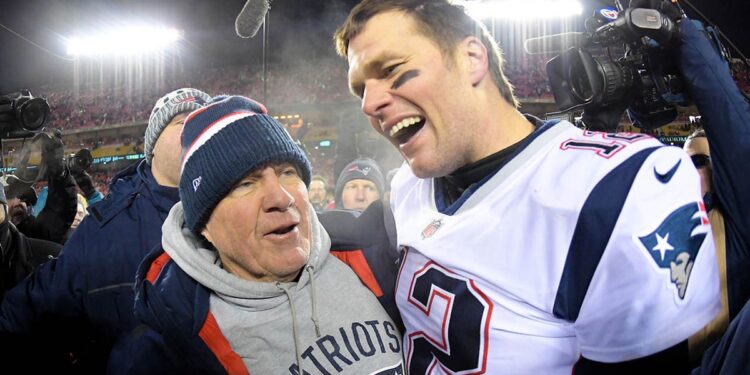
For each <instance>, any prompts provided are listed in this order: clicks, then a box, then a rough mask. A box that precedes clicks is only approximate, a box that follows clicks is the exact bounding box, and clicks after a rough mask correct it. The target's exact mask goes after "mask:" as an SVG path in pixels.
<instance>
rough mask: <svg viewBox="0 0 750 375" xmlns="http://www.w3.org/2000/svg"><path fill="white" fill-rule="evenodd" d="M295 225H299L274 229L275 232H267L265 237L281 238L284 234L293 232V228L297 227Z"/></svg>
mask: <svg viewBox="0 0 750 375" xmlns="http://www.w3.org/2000/svg"><path fill="white" fill-rule="evenodd" d="M297 225H299V224H297V223H295V224H292V225H288V226H287V225H285V226H282V227H279V228H276V229H275V230H273V231H271V232H268V233H267V234H266V235H276V236H283V235H285V234H287V233H289V232H291V231H293V230H294V228H296V227H297Z"/></svg>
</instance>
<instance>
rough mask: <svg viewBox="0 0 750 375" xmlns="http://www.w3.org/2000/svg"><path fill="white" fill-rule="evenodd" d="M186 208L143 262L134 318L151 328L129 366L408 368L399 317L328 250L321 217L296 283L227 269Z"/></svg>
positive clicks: (289, 370) (157, 369) (173, 216)
mask: <svg viewBox="0 0 750 375" xmlns="http://www.w3.org/2000/svg"><path fill="white" fill-rule="evenodd" d="M182 210H183V208H182V205H181V203H178V204H177V205H175V206H174V208H173V209H172V211H171V212H170V215H169V218H168V219H167V221H166V222H165V223H164V227H163V233H164V236H163V239H162V248H159V249H156V250H155V251H154V252H153V253H152V254H150V255H149V257H148V258H147V259H146V260H144V262H143V264H141V267H140V268H139V271H138V275H137V285H136V289H137V292H136V305H135V309H136V316H137V317H138V318H139V319H140V320H141V321H142V322H143V323H145V324H146V325H147V326H149V327H150V328H152V329H153V331H147V332H144V334H143V335H142V336H141V337H140V342H139V343H138V344H137V345H133V350H134V353H133V355H132V356H131V361H130V363H131V366H130V367H129V368H127V369H125V371H123V372H131V373H139V374H140V373H164V372H180V373H183V372H186V373H254V374H303V373H307V374H327V373H342V374H371V373H374V374H402V373H403V369H402V355H401V339H400V335H399V333H398V330H397V328H396V326H395V324H394V323H393V322H392V321H391V320H390V318H389V317H388V315H387V314H386V312H385V310H384V309H383V308H382V307H381V306H380V304H379V303H378V301H377V299H376V298H375V296H374V295H372V293H371V292H370V291H369V290H368V289H367V288H366V287H365V286H364V285H362V283H361V282H360V281H359V279H358V278H357V276H356V275H355V274H354V273H353V272H352V271H351V270H350V269H349V268H348V267H347V266H346V265H344V264H343V263H341V262H340V261H339V260H338V259H336V258H334V257H331V256H329V247H330V239H329V237H328V234H327V233H326V232H325V230H324V229H323V227H322V226H321V225H320V223H319V222H318V220H317V217H316V216H315V215H312V216H311V228H312V238H311V250H310V257H309V260H308V262H307V264H306V265H305V266H304V267H303V269H302V271H301V275H300V277H299V279H298V281H297V282H253V281H248V280H244V279H240V278H238V277H236V276H234V275H233V274H231V273H229V272H227V271H225V270H224V269H223V268H222V267H221V262H220V260H219V257H218V253H217V252H216V251H214V250H212V249H209V248H206V247H205V245H204V244H205V242H204V241H202V240H201V239H199V238H198V237H196V236H195V235H194V234H192V233H191V232H190V231H189V230H188V229H187V228H184V225H183V224H184V217H183V211H182ZM310 210H311V212H312V207H310ZM157 332H158V333H159V334H156V333H157ZM300 368H301V369H300Z"/></svg>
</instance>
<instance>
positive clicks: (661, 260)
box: [391, 122, 721, 375]
mask: <svg viewBox="0 0 750 375" xmlns="http://www.w3.org/2000/svg"><path fill="white" fill-rule="evenodd" d="M534 137H535V138H533V140H532V141H531V142H530V143H529V144H528V145H527V146H526V147H524V148H523V149H522V150H520V152H519V151H517V152H518V154H517V155H515V156H514V157H513V158H512V159H511V160H510V161H509V162H508V163H507V164H506V165H504V166H503V167H502V168H501V169H500V170H499V171H498V172H497V173H495V174H494V175H492V176H489V177H488V178H486V181H483V182H480V183H478V184H477V185H479V186H478V187H471V188H470V189H468V190H467V191H466V192H464V194H463V195H462V196H461V198H460V199H459V200H458V201H457V202H455V203H454V204H453V205H451V206H450V207H442V205H441V202H440V201H441V200H440V198H438V199H436V198H435V197H436V196H440V194H437V195H436V194H435V189H436V187H435V185H434V181H433V179H419V178H417V177H415V176H414V175H413V174H412V172H411V170H410V169H409V167H408V166H407V165H404V166H403V167H402V168H401V170H400V171H399V172H398V174H397V175H396V177H395V178H394V181H393V189H392V192H391V204H392V206H393V211H394V215H395V218H396V227H397V228H398V242H399V246H400V247H401V249H403V250H404V252H405V253H404V259H403V261H402V265H401V270H400V272H399V277H398V281H397V287H396V301H397V304H398V307H399V311H400V312H401V315H402V317H403V320H404V324H405V326H406V333H405V335H404V354H405V357H406V360H407V362H408V367H409V369H410V372H409V373H410V374H412V375H417V374H426V373H432V374H443V373H446V374H449V373H456V374H479V373H489V374H501V373H502V374H522V373H528V374H570V373H571V369H572V367H573V365H574V364H575V362H576V361H578V359H579V358H580V356H584V357H586V358H588V359H591V360H594V361H600V362H621V361H627V360H631V359H635V358H640V357H644V356H648V355H651V354H654V353H657V352H659V351H662V350H664V349H667V348H669V347H671V346H674V345H676V344H678V343H680V342H682V341H683V340H685V339H686V338H688V337H689V336H690V335H691V334H693V333H694V332H696V331H697V330H698V329H700V328H701V327H703V326H704V325H705V324H707V323H708V322H709V321H710V320H711V319H712V318H713V317H714V316H716V315H717V313H718V312H719V309H720V303H721V302H720V299H719V285H718V272H717V266H716V260H715V254H714V245H713V239H712V237H711V231H710V228H709V226H708V219H707V217H706V213H705V209H704V208H703V205H702V203H701V196H700V191H699V182H698V174H697V172H696V170H695V168H694V167H693V166H692V164H691V161H690V159H689V158H688V157H687V155H685V154H684V153H683V152H682V150H680V149H678V148H675V147H667V146H664V145H662V144H661V143H659V142H658V141H657V140H655V139H653V138H651V137H649V136H646V135H642V134H605V133H598V132H587V131H583V130H580V129H578V128H576V127H574V126H573V125H572V124H570V123H568V122H560V123H557V124H552V123H548V124H546V125H544V126H543V127H542V128H540V129H539V130H538V131H537V132H535V134H534Z"/></svg>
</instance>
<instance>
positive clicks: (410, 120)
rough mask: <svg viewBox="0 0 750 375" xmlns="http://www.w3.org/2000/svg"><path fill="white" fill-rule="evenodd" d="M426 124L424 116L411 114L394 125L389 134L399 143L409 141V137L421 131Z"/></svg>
mask: <svg viewBox="0 0 750 375" xmlns="http://www.w3.org/2000/svg"><path fill="white" fill-rule="evenodd" d="M424 124H425V118H424V117H422V116H411V117H407V118H405V119H403V120H401V121H399V122H398V123H397V124H396V125H394V126H393V127H392V128H391V130H390V132H389V133H388V135H389V136H390V137H391V138H392V139H395V140H396V142H398V143H399V144H404V143H406V142H409V139H411V137H413V136H414V135H415V134H417V133H418V132H419V130H420V129H422V127H423V126H424Z"/></svg>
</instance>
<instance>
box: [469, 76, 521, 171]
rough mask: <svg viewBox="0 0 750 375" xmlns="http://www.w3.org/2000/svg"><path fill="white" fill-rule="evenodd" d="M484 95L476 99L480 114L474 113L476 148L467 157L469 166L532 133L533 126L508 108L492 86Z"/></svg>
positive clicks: (514, 110) (510, 107)
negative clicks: (475, 116)
mask: <svg viewBox="0 0 750 375" xmlns="http://www.w3.org/2000/svg"><path fill="white" fill-rule="evenodd" d="M484 93H486V95H481V96H480V98H479V99H478V100H479V102H480V103H481V105H480V106H478V107H479V108H482V110H480V111H478V113H477V116H478V117H477V122H476V124H479V129H477V130H478V131H475V132H474V134H475V139H474V141H475V144H476V145H477V147H475V148H474V154H473V155H471V161H470V162H471V163H473V162H476V161H479V160H481V159H484V158H485V157H487V156H490V155H492V154H494V153H497V152H499V151H502V150H504V149H506V148H508V147H510V146H512V145H514V144H516V143H518V142H519V141H520V140H522V139H524V138H526V136H528V135H529V134H531V133H532V132H533V131H534V125H533V124H531V123H530V122H529V120H528V119H526V117H524V116H523V114H521V112H519V111H518V110H517V109H516V108H514V107H513V106H512V105H510V104H508V103H507V102H506V101H505V100H504V99H503V98H502V97H501V96H500V93H499V92H498V90H497V88H495V87H494V85H493V86H491V87H490V88H488V89H487V90H484Z"/></svg>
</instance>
